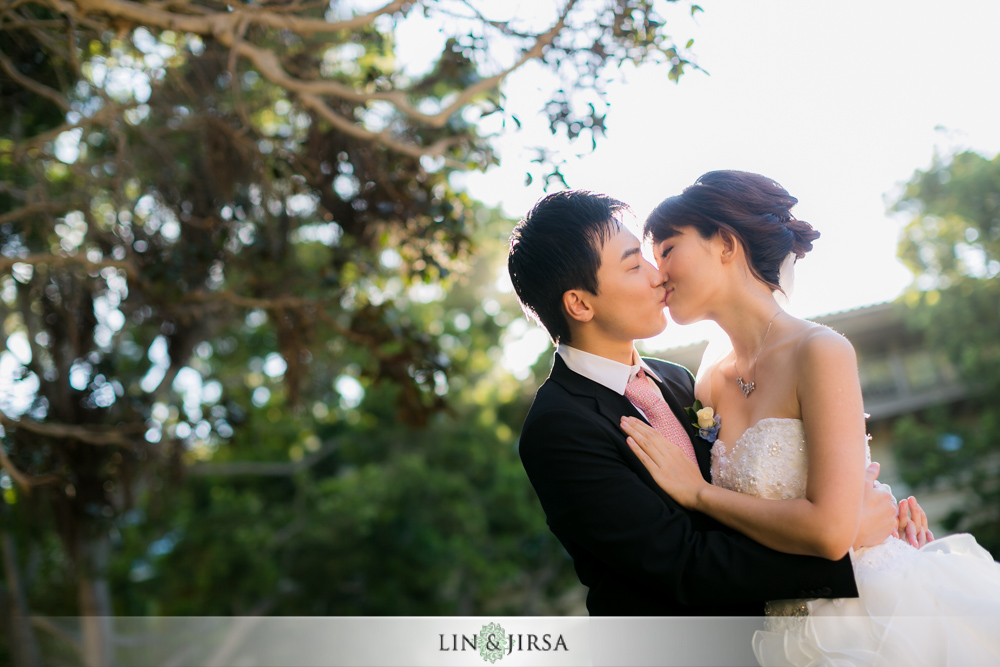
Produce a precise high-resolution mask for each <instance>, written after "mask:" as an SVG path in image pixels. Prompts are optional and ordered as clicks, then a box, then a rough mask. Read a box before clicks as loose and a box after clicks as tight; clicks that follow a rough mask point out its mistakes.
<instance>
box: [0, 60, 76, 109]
mask: <svg viewBox="0 0 1000 667" xmlns="http://www.w3.org/2000/svg"><path fill="white" fill-rule="evenodd" d="M0 67H3V69H4V71H5V72H7V75H8V76H10V78H12V79H14V81H16V82H18V83H19V84H21V85H22V86H23V87H25V88H27V89H28V90H30V91H31V92H33V93H35V94H37V95H41V96H42V97H44V98H46V99H49V100H51V101H53V102H55V103H56V104H57V105H59V108H60V109H62V110H63V111H69V110H70V106H69V100H67V99H66V98H65V97H63V96H62V95H61V94H60V93H59V92H58V91H55V90H52V89H51V88H49V87H48V86H46V85H43V84H41V83H38V82H37V81H34V80H32V79H29V78H28V77H26V76H24V75H23V74H21V73H20V72H18V71H17V68H16V67H14V64H13V63H11V62H10V61H9V60H7V58H6V57H5V56H4V55H3V53H0Z"/></svg>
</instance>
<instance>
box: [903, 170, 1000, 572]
mask: <svg viewBox="0 0 1000 667" xmlns="http://www.w3.org/2000/svg"><path fill="white" fill-rule="evenodd" d="M896 209H897V210H899V211H905V212H908V213H909V214H910V215H911V216H912V220H911V221H910V223H909V224H908V226H907V227H906V229H905V231H904V234H903V238H902V240H901V241H900V246H899V256H900V258H901V259H903V261H904V262H906V264H907V266H908V267H909V268H910V269H911V270H913V271H914V273H915V275H916V276H917V278H916V283H915V286H916V288H915V289H914V290H913V291H912V292H910V293H908V294H907V295H905V296H904V301H905V302H906V303H907V304H908V306H909V309H908V310H909V312H908V318H909V322H910V324H911V326H913V327H914V328H917V329H920V330H922V331H923V332H924V334H925V337H926V343H927V345H928V346H929V347H930V348H932V349H939V350H943V351H944V352H945V353H946V354H947V355H948V357H949V358H950V359H951V361H952V362H953V365H954V367H955V368H956V369H957V371H958V373H959V374H960V375H961V377H962V379H963V381H964V382H965V384H966V386H967V387H968V389H969V393H970V398H968V399H967V400H966V401H964V402H963V403H961V404H958V405H948V406H941V407H938V408H936V409H933V410H929V411H927V412H926V413H924V414H921V415H917V416H912V417H909V418H907V419H904V420H901V422H900V423H899V424H898V426H897V438H896V439H897V441H898V442H899V443H900V444H899V448H898V459H899V463H900V466H901V470H902V472H903V475H904V479H905V480H906V481H907V482H908V483H910V484H914V485H916V486H918V487H922V488H929V487H931V486H932V485H935V484H939V485H940V484H943V485H945V486H950V487H953V488H956V489H958V490H960V492H961V493H963V495H964V496H965V498H966V499H965V502H963V505H962V507H961V509H959V510H956V511H954V512H953V513H952V514H951V515H950V516H949V517H948V518H947V519H946V522H945V523H946V527H948V528H949V529H962V530H967V531H970V532H972V533H973V534H975V535H976V537H977V539H978V540H979V541H980V543H981V544H983V545H984V546H985V547H987V548H988V549H989V550H990V551H991V552H992V553H993V554H994V555H998V554H1000V410H998V408H997V406H998V405H1000V400H998V399H1000V344H998V340H1000V277H998V275H1000V157H994V158H993V159H989V158H986V157H983V156H981V155H979V154H976V153H973V152H964V153H959V154H956V155H954V156H952V157H951V158H950V159H948V160H941V159H937V160H935V162H934V164H933V165H932V166H931V168H930V169H928V170H926V171H917V172H916V173H915V175H914V177H913V179H912V180H911V181H910V183H909V184H908V186H907V188H906V191H905V194H904V195H903V196H902V197H901V198H900V200H899V202H898V203H897V204H896Z"/></svg>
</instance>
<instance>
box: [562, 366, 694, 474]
mask: <svg viewBox="0 0 1000 667" xmlns="http://www.w3.org/2000/svg"><path fill="white" fill-rule="evenodd" d="M554 357H555V359H554V360H553V362H552V371H551V372H550V373H549V378H550V379H552V380H553V381H555V382H557V383H559V384H560V385H562V387H563V388H565V389H566V390H567V391H569V392H570V393H571V394H576V395H577V396H586V397H588V398H592V399H594V401H595V402H596V403H597V411H598V412H599V413H600V414H601V415H602V416H604V418H605V419H607V420H608V421H610V422H611V424H612V425H613V426H614V427H615V428H616V429H619V428H620V427H619V423H620V422H621V418H622V415H627V416H629V417H635V418H637V419H642V420H643V421H644V422H646V423H647V424H649V421H648V420H647V419H646V418H645V417H644V416H643V415H642V413H641V412H639V411H638V410H637V409H636V407H635V406H634V405H632V402H631V401H629V400H628V399H627V398H625V397H624V396H622V395H621V394H619V393H617V392H614V391H612V390H610V389H608V388H607V387H605V386H604V385H602V384H600V383H598V382H594V381H593V380H590V379H588V378H585V377H583V376H582V375H580V374H579V373H574V372H573V371H571V370H570V369H569V367H568V366H567V365H566V362H565V361H563V360H562V357H560V356H559V354H555V355H554ZM654 382H656V386H657V387H659V389H660V393H661V394H662V395H663V399H664V400H665V401H666V402H667V405H668V406H670V410H671V412H673V413H674V416H675V417H676V418H677V419H678V421H680V423H681V425H682V426H683V427H684V428H685V429H686V431H687V433H688V437H690V438H691V443H692V445H693V446H694V453H695V458H696V459H697V460H698V468H699V469H700V470H701V474H702V477H704V478H705V479H706V480H709V481H711V478H710V472H709V465H710V460H711V455H710V453H709V450H708V448H707V443H706V442H705V441H704V440H702V439H701V438H700V437H699V436H698V432H697V431H696V430H694V428H693V427H692V426H691V423H690V421H689V420H688V417H687V413H686V412H684V409H683V407H681V405H680V403H678V401H677V399H676V398H675V397H674V395H673V393H671V392H670V390H669V389H668V388H667V387H665V386H664V384H663V383H662V382H659V381H657V380H656V379H655V378H654ZM621 444H622V447H624V448H625V449H628V446H627V445H626V444H625V434H624V432H622V442H621Z"/></svg>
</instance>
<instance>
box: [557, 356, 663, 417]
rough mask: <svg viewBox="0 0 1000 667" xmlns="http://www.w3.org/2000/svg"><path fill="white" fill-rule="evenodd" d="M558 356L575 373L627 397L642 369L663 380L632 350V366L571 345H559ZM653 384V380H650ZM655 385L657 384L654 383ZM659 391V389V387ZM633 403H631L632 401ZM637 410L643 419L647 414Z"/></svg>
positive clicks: (637, 407)
mask: <svg viewBox="0 0 1000 667" xmlns="http://www.w3.org/2000/svg"><path fill="white" fill-rule="evenodd" d="M556 354H558V355H559V356H560V357H562V360H563V361H564V362H566V366H567V367H568V368H569V369H570V370H571V371H573V372H574V373H579V374H580V375H582V376H583V377H585V378H587V379H588V380H593V381H594V382H596V383H597V384H600V385H604V386H605V387H607V388H608V389H610V390H611V391H613V392H615V393H617V394H620V395H621V396H624V395H625V387H627V386H628V383H629V382H631V381H632V378H634V377H635V376H636V375H637V374H638V373H639V369H640V368H641V369H642V370H643V371H645V372H646V375H648V376H650V377H651V378H656V379H657V380H659V381H660V382H662V381H663V380H662V379H661V378H660V376H659V375H657V374H656V371H654V370H653V369H652V368H650V367H649V364H647V363H646V362H645V361H643V360H642V357H640V356H639V353H638V352H636V351H635V348H634V347H633V348H632V365H631V366H630V365H628V364H623V363H621V362H619V361H614V360H612V359H608V358H607V357H601V356H598V355H596V354H591V353H590V352H584V351H583V350H578V349H577V348H575V347H570V346H569V345H564V344H563V343H559V345H558V346H557V347H556ZM648 381H649V382H653V380H652V379H649V380H648ZM654 384H655V383H654ZM657 390H659V387H657ZM630 402H631V401H630ZM632 405H634V406H635V409H636V410H638V411H639V414H641V415H642V416H643V417H645V416H646V413H645V412H643V411H642V409H641V408H640V407H639V406H637V405H635V404H634V403H633V404H632Z"/></svg>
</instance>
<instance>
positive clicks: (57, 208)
mask: <svg viewBox="0 0 1000 667" xmlns="http://www.w3.org/2000/svg"><path fill="white" fill-rule="evenodd" d="M73 208H76V204H75V203H70V202H63V203H58V204H28V205H27V206H22V207H21V208H16V209H14V210H13V211H10V212H9V213H4V214H3V215H0V225H2V224H4V223H7V222H13V221H14V220H20V219H21V218H26V217H28V216H29V215H34V214H36V213H60V212H62V211H69V210H71V209H73Z"/></svg>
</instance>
